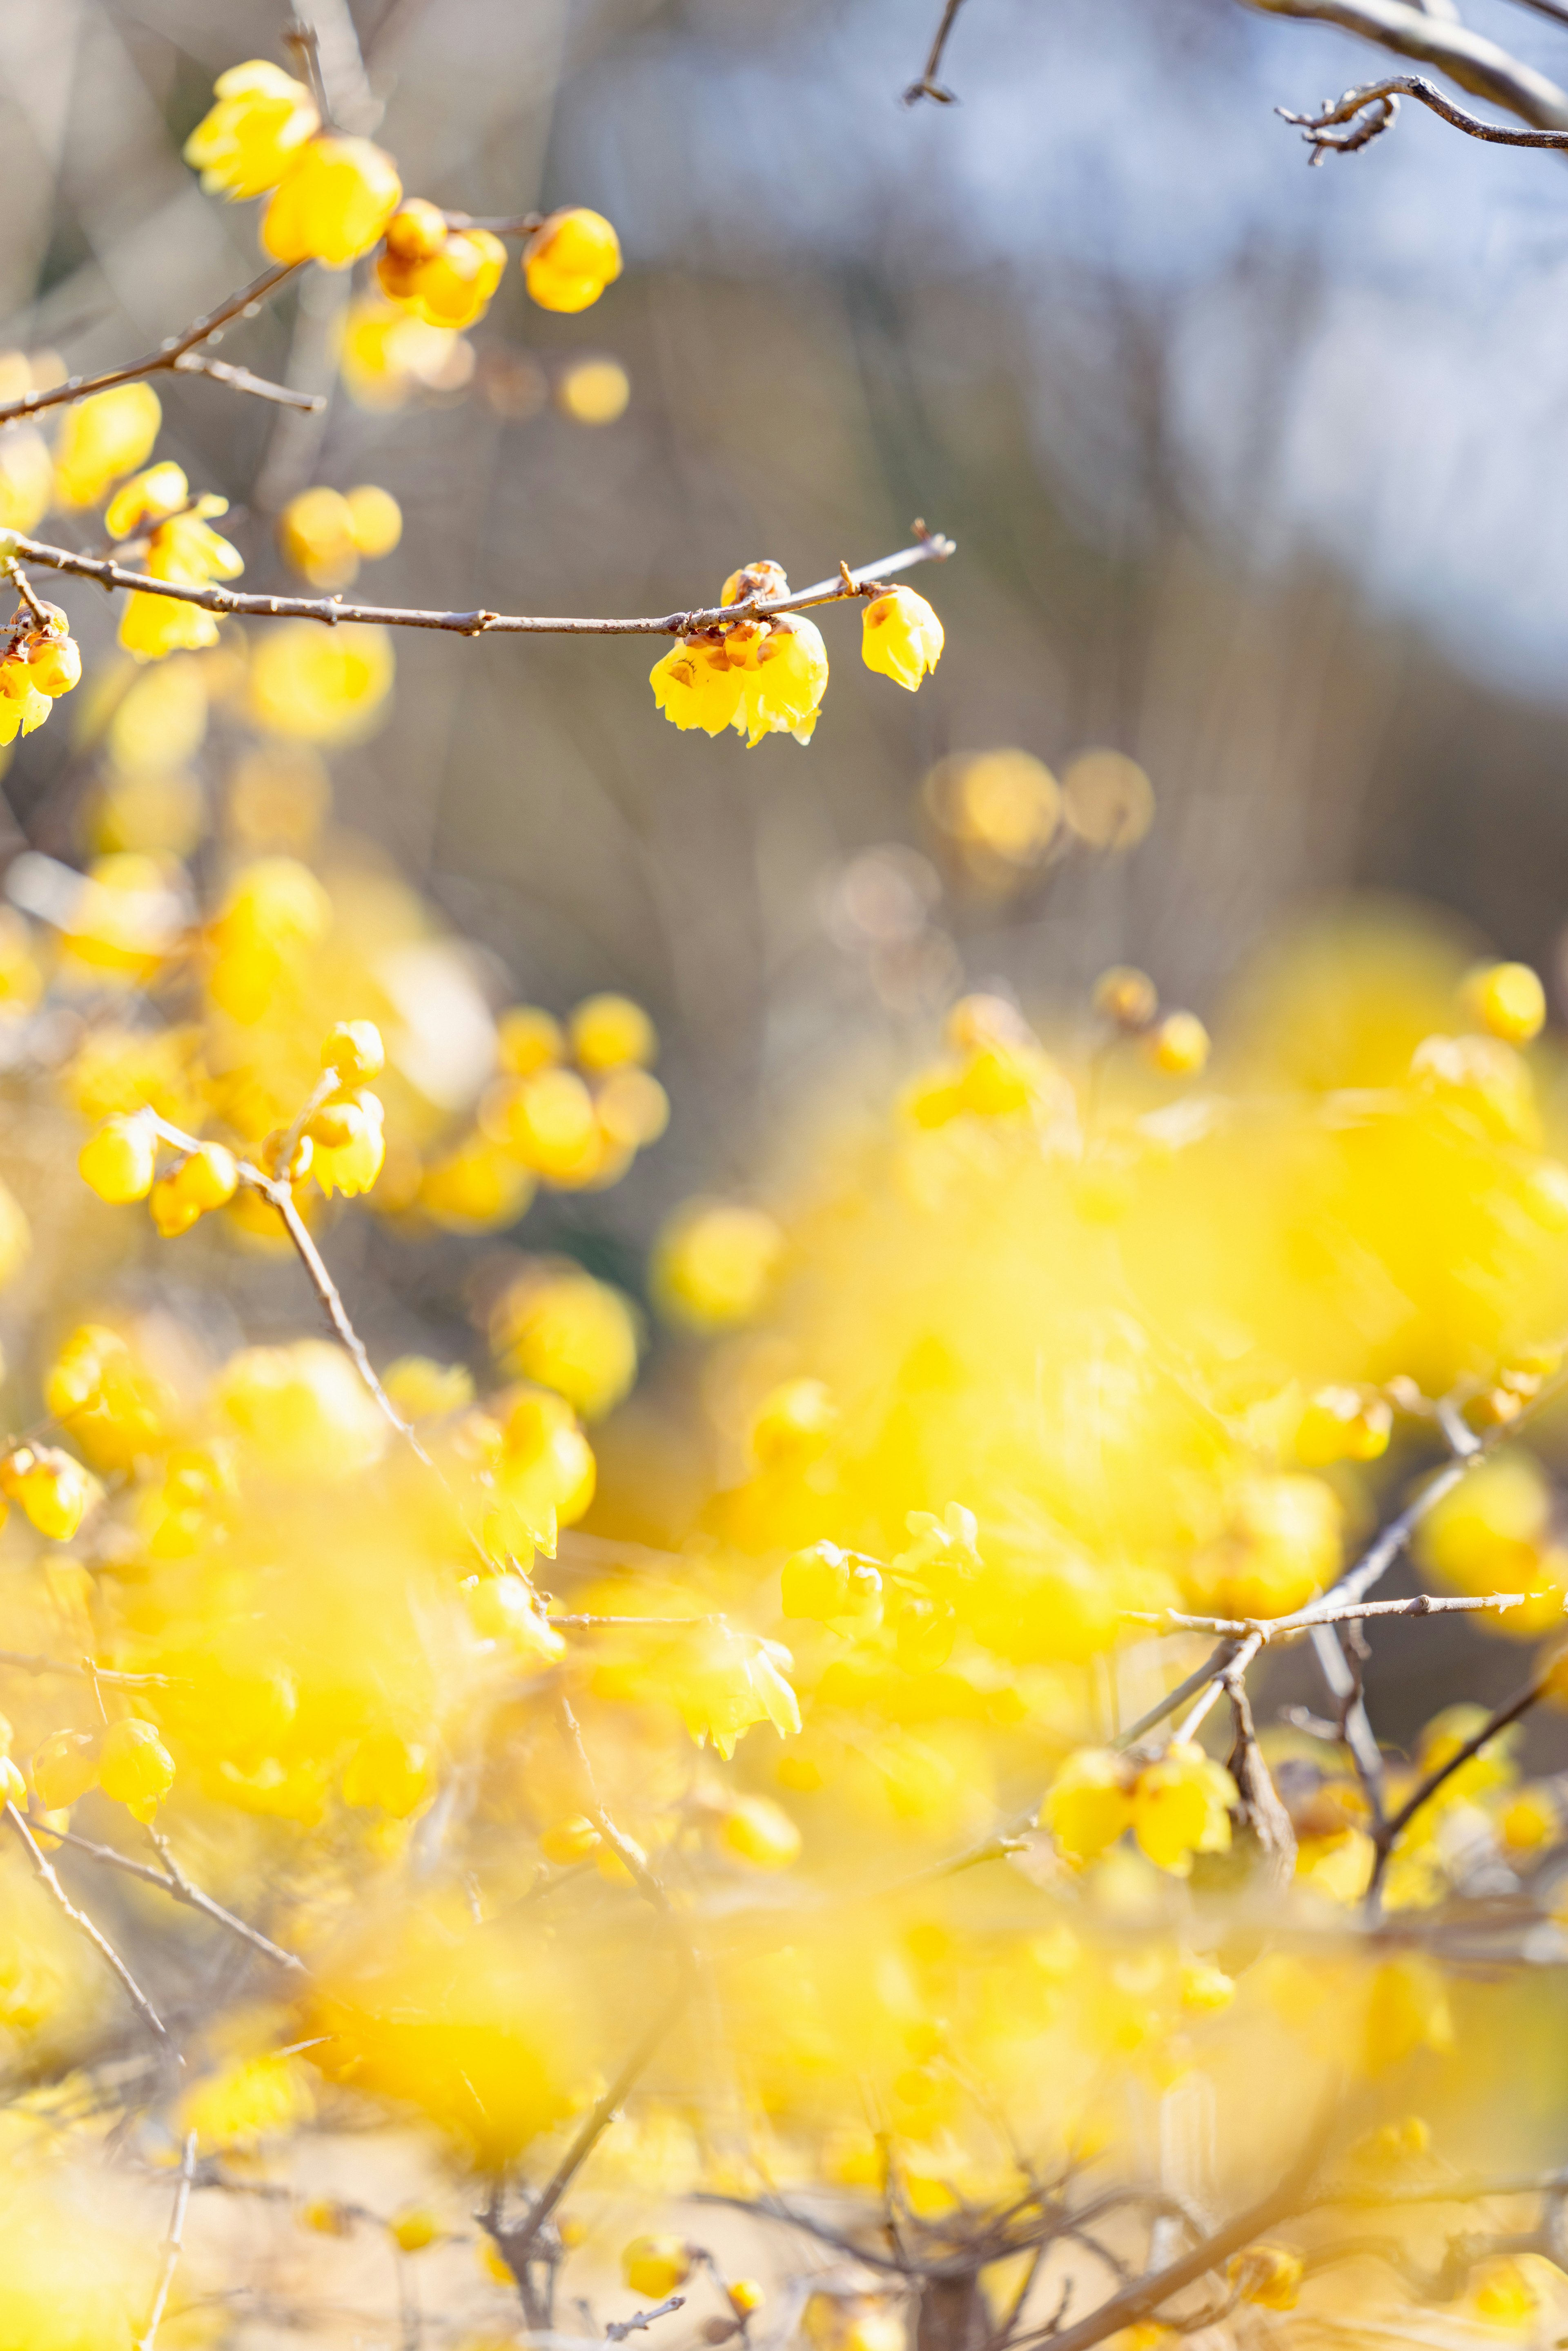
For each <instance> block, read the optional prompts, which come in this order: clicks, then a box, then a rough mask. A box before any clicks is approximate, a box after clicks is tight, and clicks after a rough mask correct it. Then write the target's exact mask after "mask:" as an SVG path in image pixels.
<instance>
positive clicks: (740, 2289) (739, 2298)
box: [729, 2278, 768, 2318]
mask: <svg viewBox="0 0 1568 2351" xmlns="http://www.w3.org/2000/svg"><path fill="white" fill-rule="evenodd" d="M767 2299H768V2294H767V2291H766V2289H765V2288H764V2287H762V2286H760V2285H759V2284H758V2282H757V2280H756V2279H755V2278H731V2280H730V2282H729V2300H730V2307H731V2308H732V2309H733V2310H734V2311H735V2312H736V2314H737V2316H739V2317H741V2318H750V2317H752V2316H753V2315H754V2314H756V2313H757V2312H758V2311H759V2310H760V2309H761V2308H762V2305H763V2304H764V2303H765V2302H766V2301H767Z"/></svg>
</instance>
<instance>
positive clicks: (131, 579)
mask: <svg viewBox="0 0 1568 2351" xmlns="http://www.w3.org/2000/svg"><path fill="white" fill-rule="evenodd" d="M917 528H918V526H917ZM954 551H955V549H954V542H953V541H952V539H950V538H943V536H942V534H941V533H940V531H928V532H925V533H924V535H923V536H922V537H920V538H917V539H916V541H915V545H914V546H913V547H905V548H901V549H899V551H898V553H897V554H896V555H884V556H883V557H881V558H880V559H879V560H878V561H877V562H875V563H862V565H860V566H859V568H858V569H855V570H853V571H852V572H850V574H849V575H848V577H849V584H848V585H847V586H846V584H845V581H844V580H843V579H842V578H841V577H839V576H837V575H835V576H834V577H833V578H832V579H831V580H816V581H814V582H813V584H812V585H811V586H810V588H801V589H799V590H796V592H795V593H794V594H793V595H789V596H748V597H746V598H743V599H742V601H740V602H738V603H735V604H709V605H704V606H700V607H699V608H697V609H696V610H695V611H690V612H666V613H664V614H663V615H661V616H660V617H659V618H658V619H651V620H625V621H617V620H590V619H573V618H555V617H543V616H539V615H536V614H523V613H517V612H490V611H484V610H483V609H481V610H479V611H472V612H438V611H417V610H414V609H413V608H412V607H410V606H407V605H402V604H345V603H344V602H343V601H342V599H341V598H340V597H339V596H261V595H250V594H242V593H239V592H236V591H235V590H234V589H232V588H210V587H209V588H199V587H192V586H189V585H187V584H186V583H185V582H184V581H183V580H154V579H153V578H152V576H151V574H150V573H147V572H143V571H131V570H128V569H126V567H125V566H124V565H123V564H120V563H115V562H113V561H111V560H110V559H108V558H105V557H102V556H95V555H75V554H73V553H72V552H71V551H70V549H68V548H64V547H47V546H45V545H44V544H43V543H42V542H41V541H40V540H38V539H34V538H23V537H22V536H21V534H20V533H19V532H16V531H7V532H0V554H5V553H7V552H8V553H9V554H10V555H11V556H13V557H25V558H26V560H27V561H28V562H29V563H38V564H42V565H43V567H44V568H45V569H46V570H53V571H63V572H66V573H68V575H69V576H70V577H72V578H74V579H78V580H97V582H98V583H99V587H101V588H107V589H116V588H123V589H129V590H133V591H135V592H137V593H139V594H141V595H149V596H172V597H173V598H174V599H175V601H177V602H179V603H183V604H200V605H201V606H202V607H203V609H204V611H209V612H224V613H243V614H246V615H247V616H249V617H250V618H253V619H259V620H297V621H320V622H324V623H325V625H326V626H327V627H328V628H335V627H336V626H337V624H338V622H340V621H359V622H371V624H372V625H374V626H376V627H379V628H402V629H450V630H452V631H454V632H455V633H456V634H457V635H458V636H464V637H482V636H554V637H687V636H694V635H695V634H696V633H697V632H698V631H699V630H702V629H716V628H724V627H727V626H728V625H729V624H730V623H731V622H735V621H745V620H750V619H752V618H757V619H767V618H768V616H769V615H770V614H772V613H775V612H802V611H806V610H807V609H808V607H810V606H811V605H816V604H838V603H841V602H843V601H844V600H845V599H846V598H847V597H856V596H860V595H862V594H864V593H865V591H866V590H867V588H868V587H869V586H871V585H873V583H874V582H875V581H877V580H889V579H892V578H893V576H894V573H895V572H900V571H910V570H913V569H914V568H915V565H916V564H917V563H945V562H946V559H947V558H948V556H950V555H951V554H953V553H954ZM186 1147H187V1148H193V1147H194V1146H193V1145H192V1144H189V1143H188V1142H187V1145H186ZM255 1173H256V1171H255V1170H253V1171H252V1175H255ZM246 1180H247V1181H248V1180H250V1179H249V1178H247V1179H246Z"/></svg>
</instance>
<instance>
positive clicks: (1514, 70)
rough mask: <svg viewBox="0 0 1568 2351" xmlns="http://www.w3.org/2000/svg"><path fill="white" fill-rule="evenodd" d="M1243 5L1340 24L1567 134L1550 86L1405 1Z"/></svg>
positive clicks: (1563, 100) (1556, 92) (1566, 104)
mask: <svg viewBox="0 0 1568 2351" xmlns="http://www.w3.org/2000/svg"><path fill="white" fill-rule="evenodd" d="M1243 5H1247V6H1249V7H1253V8H1256V9H1258V10H1259V11H1260V14H1262V15H1264V16H1291V17H1295V18H1297V19H1298V20H1301V21H1305V22H1308V23H1314V24H1320V25H1338V26H1341V27H1342V28H1343V30H1344V31H1345V32H1347V33H1358V34H1360V36H1361V37H1362V39H1363V40H1365V41H1371V42H1373V43H1374V44H1375V46H1376V47H1378V48H1383V49H1392V50H1394V51H1395V52H1396V54H1397V55H1398V56H1400V57H1413V58H1414V59H1415V60H1416V63H1417V64H1418V65H1426V66H1433V67H1436V68H1437V71H1438V72H1439V73H1444V74H1447V75H1448V78H1449V79H1450V80H1451V81H1456V82H1458V85H1459V88H1460V89H1468V90H1469V93H1470V96H1471V97H1472V98H1479V99H1485V100H1486V102H1487V103H1488V104H1489V105H1491V106H1499V107H1501V108H1502V110H1503V111H1504V112H1505V113H1508V114H1515V115H1517V116H1518V117H1519V118H1520V120H1521V121H1522V122H1529V123H1531V124H1533V125H1534V126H1535V127H1536V129H1538V130H1542V131H1568V93H1565V92H1564V91H1563V90H1562V89H1559V88H1558V86H1557V84H1556V83H1555V82H1554V81H1550V80H1549V79H1548V78H1547V77H1546V76H1545V75H1544V74H1542V73H1537V72H1536V70H1535V68H1533V67H1532V66H1527V65H1524V64H1522V63H1521V61H1520V59H1519V58H1518V57H1512V56H1511V55H1510V53H1509V52H1508V50H1507V49H1504V48H1501V47H1499V45H1498V43H1497V42H1496V41H1489V40H1488V39H1487V38H1486V37H1485V36H1484V35H1483V34H1480V33H1472V32H1471V31H1470V30H1469V27H1468V26H1464V25H1460V24H1458V23H1455V22H1454V21H1452V20H1451V19H1445V18H1443V17H1441V16H1427V14H1426V12H1425V11H1424V10H1423V9H1420V8H1416V7H1411V6H1410V5H1407V0H1243ZM1411 94H1412V95H1413V96H1418V95H1421V93H1419V92H1416V91H1413V92H1412V93H1411ZM1459 127H1460V128H1461V129H1466V128H1469V125H1468V124H1461V125H1460V126H1459ZM1477 135H1481V134H1479V133H1478V134H1477ZM1485 135H1487V136H1491V135H1493V134H1492V133H1490V131H1489V132H1488V133H1486V134H1485Z"/></svg>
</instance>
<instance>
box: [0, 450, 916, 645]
mask: <svg viewBox="0 0 1568 2351" xmlns="http://www.w3.org/2000/svg"><path fill="white" fill-rule="evenodd" d="M0 421H3V413H0ZM953 552H954V542H953V541H952V540H951V539H950V538H943V537H942V535H941V533H940V532H939V531H931V532H928V533H926V534H925V536H923V537H922V538H918V539H917V540H916V541H915V545H914V546H913V547H905V548H901V549H899V551H898V553H897V554H896V555H884V556H883V557H882V558H881V559H880V560H879V561H877V562H875V563H862V565H861V566H860V567H859V569H857V570H855V571H853V572H852V574H851V580H852V583H853V584H852V586H851V587H849V588H846V587H845V586H844V584H843V581H842V580H841V579H840V578H839V577H838V575H837V574H836V573H835V575H834V576H833V577H832V578H831V579H830V580H816V581H814V582H813V583H812V585H811V586H810V588H801V589H798V590H796V591H795V593H794V594H793V595H789V596H771V597H768V596H748V597H747V598H745V599H744V600H743V601H741V602H739V603H737V604H707V605H702V606H700V607H698V608H696V609H695V610H694V611H689V612H666V613H664V614H662V615H660V616H659V617H658V618H656V619H647V620H623V621H622V620H598V619H576V618H565V617H557V616H554V615H549V616H546V615H541V614H530V613H519V612H491V611H485V610H484V609H483V608H481V609H480V610H478V611H471V612H442V611H417V610H414V609H413V608H412V607H411V606H408V605H404V604H345V603H344V602H343V601H342V599H341V597H339V596H263V595H255V594H251V593H248V592H245V593H242V592H241V591H239V590H235V589H233V588H214V587H196V586H193V585H191V584H189V583H188V582H186V581H184V580H154V579H153V578H152V575H151V573H149V572H145V571H131V570H130V569H127V568H126V566H125V565H124V564H122V563H116V562H114V561H112V560H111V559H109V558H107V557H104V556H96V555H76V554H73V553H72V552H71V550H70V549H68V548H65V547H48V546H46V545H45V544H44V543H43V541H42V540H39V539H36V538H23V536H22V535H21V533H20V532H18V531H5V532H0V555H6V554H9V555H13V556H22V557H25V558H26V560H27V561H28V562H29V563H38V564H42V565H43V567H44V568H45V569H46V570H52V571H64V572H67V573H68V574H69V575H70V576H71V577H72V578H75V579H78V580H96V581H97V583H98V585H99V587H100V588H108V589H115V588H123V589H129V590H133V591H134V592H136V593H138V594H141V595H144V596H172V598H173V599H174V600H175V601H176V602H177V603H182V604H199V605H201V607H202V608H203V610H204V611H208V612H224V613H229V614H240V615H246V616H248V617H250V618H252V619H259V620H295V621H320V622H324V623H325V624H326V626H327V627H328V628H335V627H336V626H337V625H338V623H339V622H340V621H361V622H371V623H373V624H374V625H375V626H377V627H379V628H388V629H393V628H395V629H449V630H452V631H454V632H455V633H456V634H457V635H458V636H463V637H484V636H553V637H688V636H695V634H696V633H697V632H698V631H699V630H703V629H717V628H727V627H728V626H729V625H730V624H731V622H736V621H744V620H750V619H752V618H757V619H764V620H765V619H767V618H768V617H769V616H770V615H771V614H773V613H775V612H803V611H806V610H807V609H808V608H809V607H810V606H812V605H816V604H838V603H841V602H842V601H844V599H845V597H846V596H852V595H859V594H860V593H861V590H862V586H863V585H864V583H865V582H866V581H868V580H889V579H892V578H893V576H894V573H896V572H900V571H910V570H913V569H914V568H915V565H916V564H917V563H945V562H946V559H947V558H948V556H950V555H951V554H952V553H953Z"/></svg>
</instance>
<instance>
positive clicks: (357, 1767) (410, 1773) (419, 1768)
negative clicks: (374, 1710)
mask: <svg viewBox="0 0 1568 2351" xmlns="http://www.w3.org/2000/svg"><path fill="white" fill-rule="evenodd" d="M434 1780H435V1774H434V1770H433V1769H432V1766H431V1761H430V1750H429V1749H428V1748H427V1747H425V1746H423V1745H422V1744H421V1743H420V1741H418V1740H411V1739H404V1738H402V1736H401V1735H400V1734H399V1733H398V1732H397V1731H395V1730H372V1731H371V1733H370V1735H369V1737H368V1738H365V1739H361V1741H360V1744H359V1746H358V1747H357V1748H356V1749H355V1750H354V1753H353V1756H352V1758H351V1759H350V1763H349V1768H348V1770H347V1771H345V1772H344V1774H343V1802H345V1803H346V1804H352V1805H353V1806H354V1807H355V1808H356V1810H359V1811H363V1812H370V1811H372V1810H379V1811H381V1812H383V1813H391V1815H392V1819H393V1820H396V1821H402V1820H406V1819H407V1818H408V1816H409V1814H410V1813H416V1812H417V1811H418V1810H419V1807H420V1806H421V1804H423V1802H424V1800H425V1798H426V1797H427V1796H428V1795H429V1793H430V1791H431V1789H432V1787H433V1786H434Z"/></svg>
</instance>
